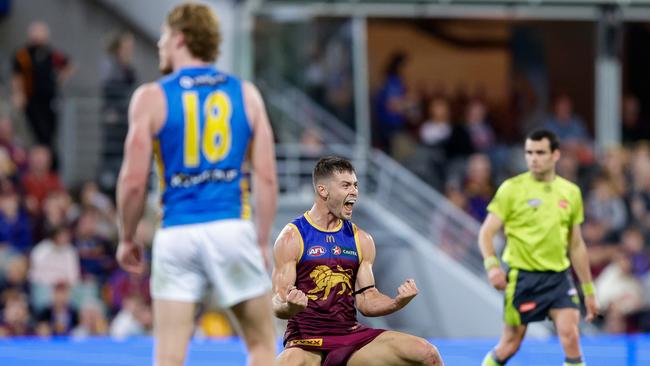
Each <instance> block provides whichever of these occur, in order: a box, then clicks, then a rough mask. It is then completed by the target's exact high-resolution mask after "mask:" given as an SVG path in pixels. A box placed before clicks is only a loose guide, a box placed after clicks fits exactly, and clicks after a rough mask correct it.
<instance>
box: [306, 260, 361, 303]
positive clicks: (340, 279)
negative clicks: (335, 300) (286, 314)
mask: <svg viewBox="0 0 650 366" xmlns="http://www.w3.org/2000/svg"><path fill="white" fill-rule="evenodd" d="M336 269H337V270H338V272H334V271H333V270H332V269H331V268H330V267H328V266H325V265H320V266H316V268H314V270H313V271H311V273H310V274H309V277H311V279H312V280H314V283H315V284H316V287H314V288H313V289H311V290H309V291H308V292H307V293H308V294H309V295H307V298H309V299H310V300H318V295H317V294H319V293H321V292H323V296H322V297H321V298H320V300H327V298H328V297H329V296H330V292H331V291H332V289H333V288H335V287H336V286H337V285H339V284H340V285H341V287H342V288H341V290H340V291H339V292H337V294H338V295H343V294H344V293H345V292H346V291H347V292H348V293H352V284H351V279H352V273H353V272H352V270H351V269H343V267H341V266H340V265H337V266H336Z"/></svg>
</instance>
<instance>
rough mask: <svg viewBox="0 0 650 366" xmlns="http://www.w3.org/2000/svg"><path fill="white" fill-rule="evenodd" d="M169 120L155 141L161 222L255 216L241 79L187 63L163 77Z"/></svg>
mask: <svg viewBox="0 0 650 366" xmlns="http://www.w3.org/2000/svg"><path fill="white" fill-rule="evenodd" d="M159 83H160V86H161V87H162V89H163V91H164V93H165V98H166V100H167V120H166V121H165V123H164V125H163V127H162V129H161V130H160V132H159V133H158V135H157V136H156V139H155V140H154V154H155V158H156V163H157V166H158V174H159V177H160V185H161V192H162V205H163V220H162V226H163V227H168V226H174V225H184V224H195V223H201V222H208V221H214V220H222V219H233V218H243V219H248V218H249V217H250V206H249V204H248V197H249V185H248V179H247V177H246V175H245V174H244V172H243V171H242V165H243V164H244V161H245V158H246V153H247V150H248V144H249V141H250V139H251V136H252V131H251V127H250V124H249V122H248V119H247V117H246V112H245V109H244V100H243V93H242V83H241V81H240V80H238V79H237V78H235V77H233V76H231V75H227V74H224V73H222V72H220V71H218V70H217V69H215V68H214V67H212V66H204V67H191V68H183V69H180V70H178V71H177V72H175V73H173V74H171V75H168V76H167V77H164V78H162V79H161V80H160V81H159Z"/></svg>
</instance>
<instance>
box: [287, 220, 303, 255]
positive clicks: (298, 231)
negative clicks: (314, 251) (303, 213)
mask: <svg viewBox="0 0 650 366" xmlns="http://www.w3.org/2000/svg"><path fill="white" fill-rule="evenodd" d="M289 226H290V227H292V228H293V229H294V230H295V231H296V233H298V238H299V239H300V254H299V255H298V258H297V261H300V258H302V253H304V252H305V242H304V241H303V240H302V235H301V234H300V230H298V227H297V226H296V225H294V224H291V223H290V224H289Z"/></svg>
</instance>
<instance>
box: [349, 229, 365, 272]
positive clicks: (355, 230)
mask: <svg viewBox="0 0 650 366" xmlns="http://www.w3.org/2000/svg"><path fill="white" fill-rule="evenodd" d="M352 231H354V243H355V244H356V245H357V254H358V255H359V263H361V260H362V259H363V256H362V255H361V242H359V227H358V226H357V225H355V224H352Z"/></svg>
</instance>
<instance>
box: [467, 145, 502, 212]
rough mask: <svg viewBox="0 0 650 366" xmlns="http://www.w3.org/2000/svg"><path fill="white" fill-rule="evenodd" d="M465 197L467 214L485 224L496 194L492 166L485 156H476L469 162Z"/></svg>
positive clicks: (471, 157)
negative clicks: (488, 208)
mask: <svg viewBox="0 0 650 366" xmlns="http://www.w3.org/2000/svg"><path fill="white" fill-rule="evenodd" d="M463 193H464V195H465V197H467V213H469V214H470V215H471V216H472V217H474V218H475V219H476V220H478V221H480V222H483V220H485V217H486V216H487V206H488V204H489V203H490V201H491V200H492V196H493V194H494V185H493V184H492V166H491V164H490V159H489V158H488V157H487V155H484V154H474V155H472V156H470V158H469V160H468V162H467V169H466V172H465V182H464V192H463Z"/></svg>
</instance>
